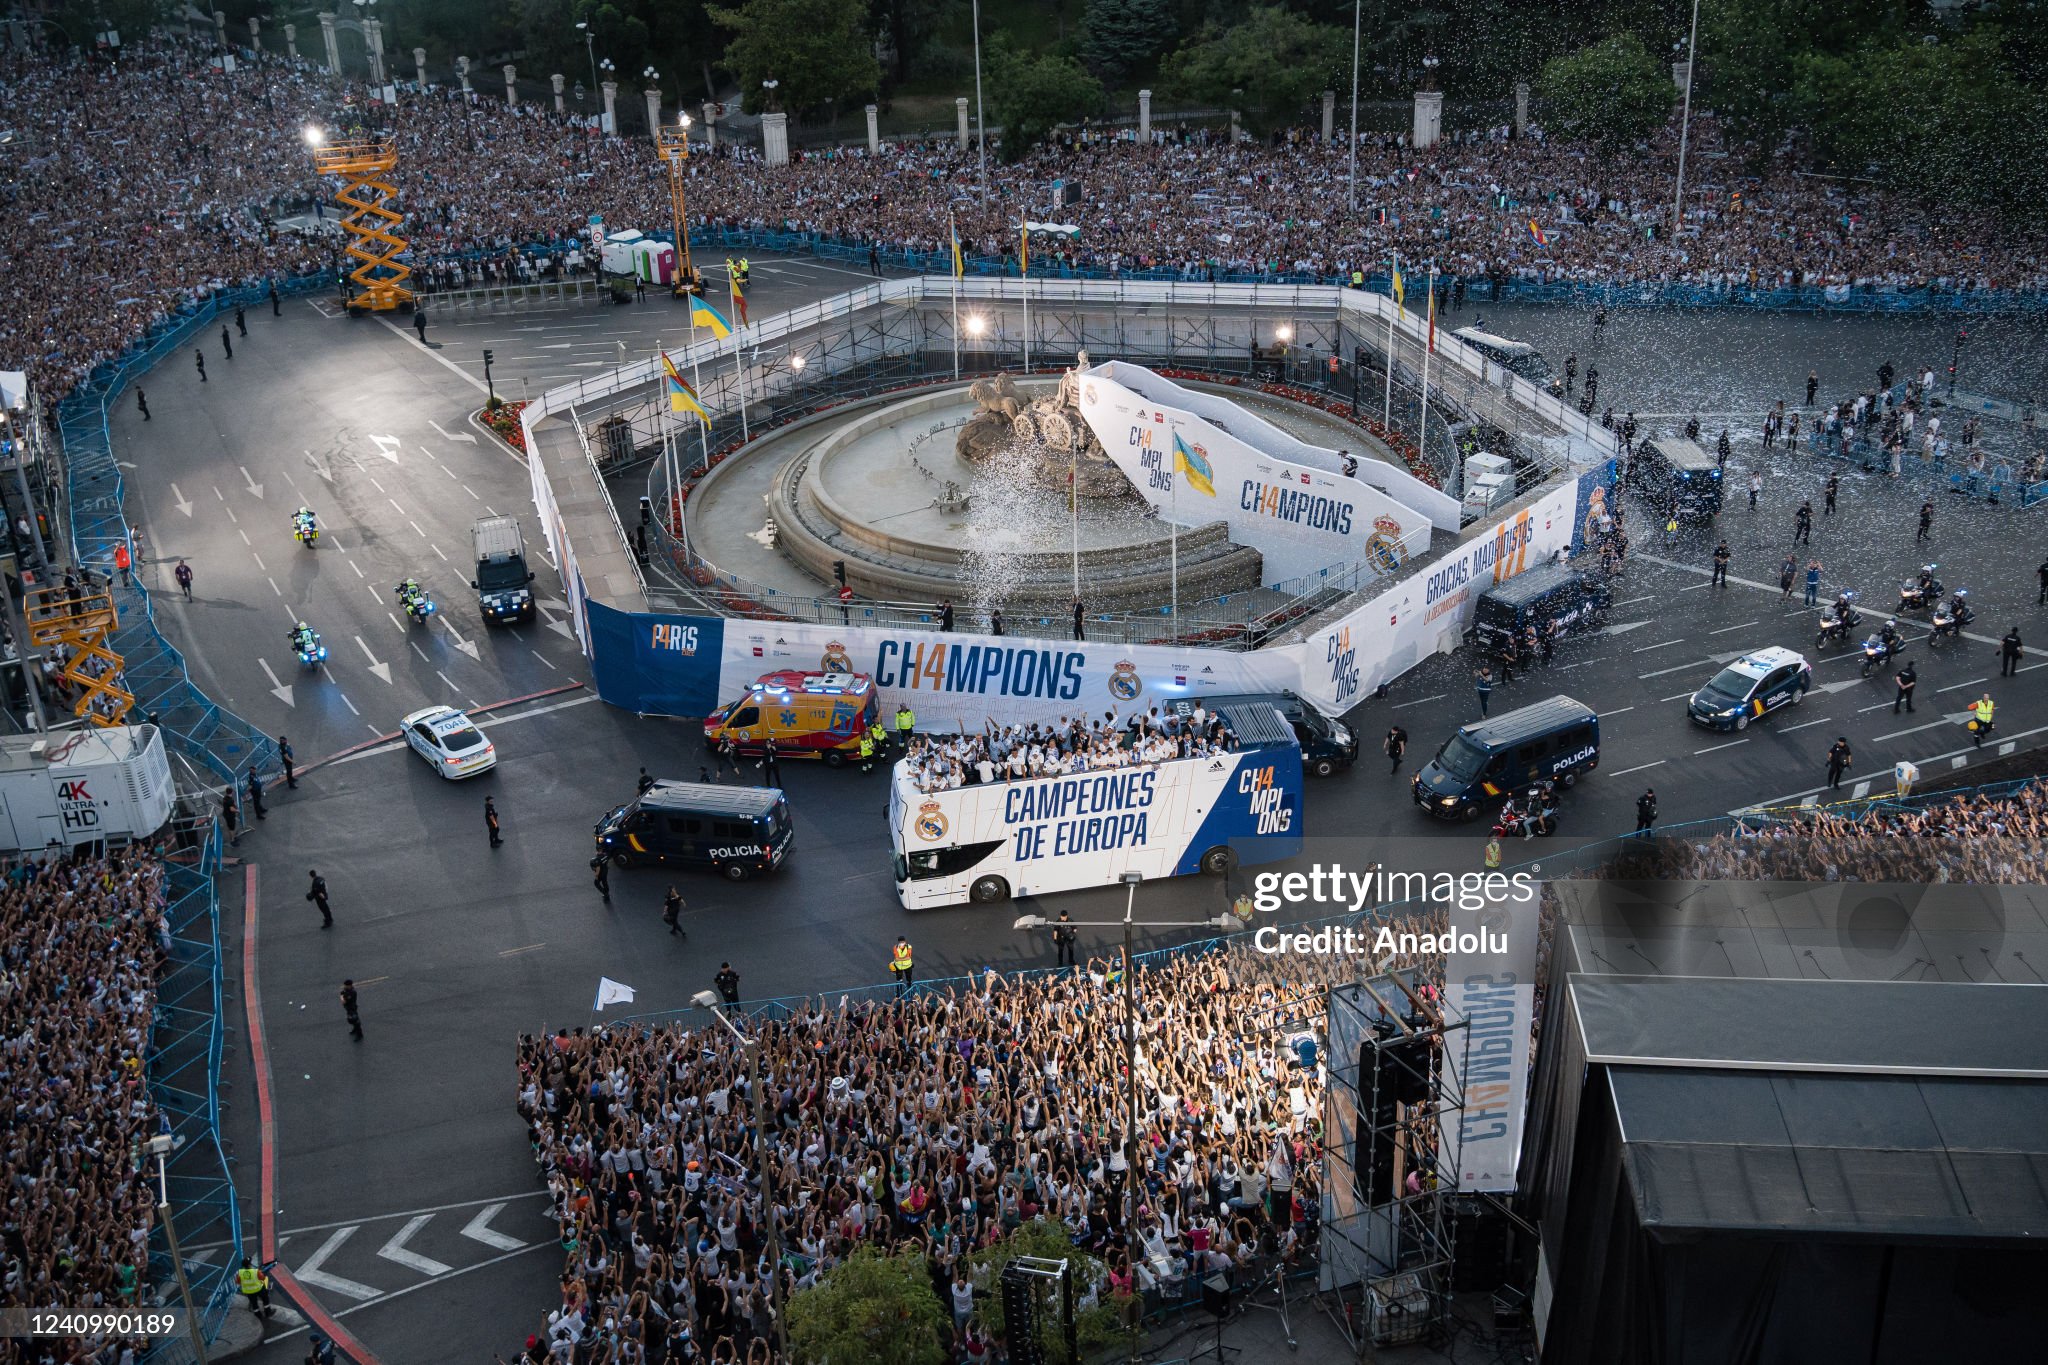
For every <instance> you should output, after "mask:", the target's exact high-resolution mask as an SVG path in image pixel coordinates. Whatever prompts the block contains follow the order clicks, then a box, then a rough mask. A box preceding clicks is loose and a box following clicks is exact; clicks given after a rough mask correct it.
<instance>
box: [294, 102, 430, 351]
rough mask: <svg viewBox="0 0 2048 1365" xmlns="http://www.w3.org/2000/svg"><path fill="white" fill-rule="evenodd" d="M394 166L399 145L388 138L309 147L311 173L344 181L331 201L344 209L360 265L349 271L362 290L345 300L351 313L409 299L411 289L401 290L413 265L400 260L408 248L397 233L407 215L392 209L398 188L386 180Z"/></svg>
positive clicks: (343, 223)
mask: <svg viewBox="0 0 2048 1365" xmlns="http://www.w3.org/2000/svg"><path fill="white" fill-rule="evenodd" d="M397 165H398V144H397V143H395V142H392V141H389V140H388V139H387V140H383V141H376V140H364V141H357V142H336V143H333V144H330V145H327V146H321V147H315V148H314V149H313V167H314V169H315V170H317V171H319V172H320V174H322V175H335V176H340V177H341V178H342V180H343V181H344V182H345V183H344V184H343V185H342V187H341V189H340V190H338V191H336V192H335V196H334V201H335V202H336V203H337V204H342V205H345V206H346V207H347V208H348V214H347V216H346V217H344V218H343V219H342V220H341V226H342V227H343V229H345V230H346V231H347V232H348V234H349V244H348V248H347V249H348V254H349V255H351V256H353V257H355V258H356V259H357V260H358V261H360V262H361V264H360V265H358V266H357V267H356V268H355V269H354V270H351V271H350V272H349V278H350V279H352V280H354V281H355V282H356V287H357V288H358V289H359V290H361V291H362V292H361V293H359V294H357V295H356V296H355V297H354V298H353V299H351V300H349V305H348V306H349V309H350V311H351V312H353V311H356V310H362V311H364V312H371V313H381V312H385V311H387V310H389V309H393V308H396V307H398V306H399V305H400V304H406V303H411V302H412V301H413V292H412V290H410V289H407V288H406V287H405V280H406V278H407V277H408V276H410V275H411V274H412V267H411V266H409V265H407V264H406V263H405V262H403V261H401V260H399V259H398V255H399V253H400V252H402V251H404V250H406V248H407V247H409V246H410V245H411V243H409V242H408V241H406V239H405V238H403V237H401V236H399V235H398V233H397V231H396V229H397V227H398V225H399V224H401V223H403V222H404V221H405V215H404V214H402V213H400V212H398V211H397V210H396V209H394V208H392V207H390V205H392V204H394V203H396V202H397V200H398V187H397V186H395V185H393V184H392V183H391V181H390V180H389V179H387V178H386V177H387V176H388V175H389V174H390V172H391V171H392V170H393V169H394V168H395V167H396V166H397Z"/></svg>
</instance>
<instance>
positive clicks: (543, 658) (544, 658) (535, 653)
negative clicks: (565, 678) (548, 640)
mask: <svg viewBox="0 0 2048 1365" xmlns="http://www.w3.org/2000/svg"><path fill="white" fill-rule="evenodd" d="M528 652H529V653H531V654H532V655H533V657H534V658H536V659H539V660H540V661H541V662H542V663H544V664H547V666H548V667H549V668H550V669H551V670H553V671H554V672H556V673H559V672H561V671H562V670H561V669H559V668H556V667H555V666H554V665H553V664H549V663H548V656H547V655H545V654H543V653H541V652H540V651H539V650H537V649H535V650H530V651H528Z"/></svg>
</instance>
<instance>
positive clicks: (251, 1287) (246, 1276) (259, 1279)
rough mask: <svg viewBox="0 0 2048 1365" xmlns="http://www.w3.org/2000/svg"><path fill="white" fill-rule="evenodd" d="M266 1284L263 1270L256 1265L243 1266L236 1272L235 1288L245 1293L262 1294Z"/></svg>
mask: <svg viewBox="0 0 2048 1365" xmlns="http://www.w3.org/2000/svg"><path fill="white" fill-rule="evenodd" d="M265 1287H266V1286H265V1285H264V1282H263V1272H262V1271H260V1270H258V1269H256V1267H254V1266H248V1265H245V1266H243V1267H242V1268H241V1269H240V1270H237V1271H236V1272H235V1288H236V1289H237V1290H239V1291H240V1292H241V1293H244V1294H261V1293H262V1292H263V1290H264V1288H265Z"/></svg>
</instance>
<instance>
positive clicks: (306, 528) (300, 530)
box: [292, 507, 320, 549]
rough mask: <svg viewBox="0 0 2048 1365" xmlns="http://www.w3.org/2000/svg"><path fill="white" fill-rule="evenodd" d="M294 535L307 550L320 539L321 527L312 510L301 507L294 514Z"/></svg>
mask: <svg viewBox="0 0 2048 1365" xmlns="http://www.w3.org/2000/svg"><path fill="white" fill-rule="evenodd" d="M292 535H293V536H294V537H295V538H296V539H297V540H298V542H299V544H301V545H303V546H305V547H306V548H307V549H311V548H312V547H313V542H314V541H316V540H318V539H320V526H319V523H318V522H316V521H315V520H314V519H313V509H312V508H310V507H301V508H300V509H299V510H298V511H296V512H294V513H292Z"/></svg>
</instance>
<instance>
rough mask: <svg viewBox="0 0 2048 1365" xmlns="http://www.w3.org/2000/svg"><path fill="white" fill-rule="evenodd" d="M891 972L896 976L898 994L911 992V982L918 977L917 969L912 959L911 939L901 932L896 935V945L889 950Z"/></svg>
mask: <svg viewBox="0 0 2048 1365" xmlns="http://www.w3.org/2000/svg"><path fill="white" fill-rule="evenodd" d="M889 974H890V975H891V976H893V977H895V978H896V994H897V995H899V996H901V995H908V994H910V983H911V982H912V981H914V980H916V979H917V969H916V968H915V967H914V966H913V965H912V964H911V960H910V940H909V939H907V938H904V937H903V936H902V935H901V934H899V935H897V937H896V946H895V947H894V948H893V949H891V950H890V952H889Z"/></svg>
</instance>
